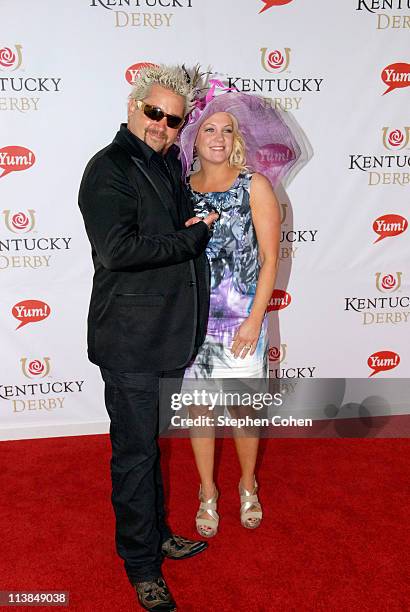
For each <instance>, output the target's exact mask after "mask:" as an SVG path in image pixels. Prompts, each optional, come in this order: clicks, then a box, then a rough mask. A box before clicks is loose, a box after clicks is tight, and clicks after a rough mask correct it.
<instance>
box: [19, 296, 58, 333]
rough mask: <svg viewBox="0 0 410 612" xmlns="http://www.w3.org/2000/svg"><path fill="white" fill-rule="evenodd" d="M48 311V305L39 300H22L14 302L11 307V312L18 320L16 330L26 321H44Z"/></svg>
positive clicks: (49, 310)
mask: <svg viewBox="0 0 410 612" xmlns="http://www.w3.org/2000/svg"><path fill="white" fill-rule="evenodd" d="M50 312H51V309H50V306H49V305H48V304H46V303H45V302H43V301H41V300H24V301H23V302H18V304H15V305H14V306H13V308H12V309H11V314H12V315H13V317H14V318H15V319H17V321H19V325H18V326H17V327H16V330H17V329H20V328H21V327H24V326H25V325H27V324H28V323H37V322H38V321H44V319H47V317H48V316H50Z"/></svg>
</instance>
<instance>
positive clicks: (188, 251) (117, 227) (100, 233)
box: [79, 155, 209, 271]
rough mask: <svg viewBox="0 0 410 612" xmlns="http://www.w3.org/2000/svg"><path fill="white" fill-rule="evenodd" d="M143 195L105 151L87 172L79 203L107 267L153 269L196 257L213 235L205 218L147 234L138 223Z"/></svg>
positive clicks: (81, 187) (92, 240)
mask: <svg viewBox="0 0 410 612" xmlns="http://www.w3.org/2000/svg"><path fill="white" fill-rule="evenodd" d="M139 202H140V195H139V193H138V191H137V189H135V188H134V187H133V186H132V185H131V184H130V182H129V180H128V179H127V177H126V175H125V174H124V173H123V172H122V170H121V168H120V167H119V166H117V165H115V164H113V163H112V162H111V160H110V159H108V158H107V157H105V156H104V155H102V156H100V157H98V158H97V159H96V158H94V159H93V160H91V162H90V163H89V165H88V167H87V168H86V171H85V173H84V177H83V180H82V182H81V186H80V194H79V206H80V210H81V212H82V215H83V218H84V223H85V228H86V231H87V235H88V238H89V240H90V242H91V245H92V247H93V249H94V250H95V252H96V253H97V256H98V258H99V259H100V261H101V263H102V265H103V266H104V267H105V268H107V269H108V270H113V271H119V270H149V269H152V268H158V267H164V266H171V265H174V264H178V263H181V262H183V261H188V260H190V259H193V258H195V257H197V256H198V255H199V254H200V253H201V252H202V251H203V250H204V249H205V247H206V245H207V242H208V239H209V231H208V227H207V225H206V224H205V223H203V222H200V223H196V224H195V225H192V226H191V227H188V228H184V229H181V230H178V231H175V232H172V233H169V234H157V235H143V234H141V233H140V232H139V228H138V225H137V220H136V219H137V215H136V206H138V205H139Z"/></svg>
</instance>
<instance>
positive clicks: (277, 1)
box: [259, 0, 292, 13]
mask: <svg viewBox="0 0 410 612" xmlns="http://www.w3.org/2000/svg"><path fill="white" fill-rule="evenodd" d="M262 2H263V3H264V5H265V6H263V7H262V8H261V10H260V11H259V13H263V12H264V11H267V10H268V9H270V8H272V6H283V5H284V4H289V3H290V2H292V0H262Z"/></svg>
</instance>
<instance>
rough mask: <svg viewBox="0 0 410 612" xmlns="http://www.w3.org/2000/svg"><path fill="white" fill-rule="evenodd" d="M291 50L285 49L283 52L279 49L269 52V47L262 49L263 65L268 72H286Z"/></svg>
mask: <svg viewBox="0 0 410 612" xmlns="http://www.w3.org/2000/svg"><path fill="white" fill-rule="evenodd" d="M289 60H290V49H289V47H285V49H283V52H282V51H280V50H279V49H275V50H274V51H268V49H267V47H262V49H261V64H262V68H263V69H264V70H266V72H276V73H279V72H284V71H285V70H286V69H287V67H288V66H289Z"/></svg>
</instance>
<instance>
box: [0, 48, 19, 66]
mask: <svg viewBox="0 0 410 612" xmlns="http://www.w3.org/2000/svg"><path fill="white" fill-rule="evenodd" d="M22 48H23V47H22V46H21V45H14V51H13V49H11V48H10V47H2V48H1V49H0V68H1V69H2V70H10V71H14V70H17V69H18V68H20V66H21V61H22V54H21V50H22Z"/></svg>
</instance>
